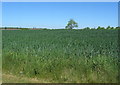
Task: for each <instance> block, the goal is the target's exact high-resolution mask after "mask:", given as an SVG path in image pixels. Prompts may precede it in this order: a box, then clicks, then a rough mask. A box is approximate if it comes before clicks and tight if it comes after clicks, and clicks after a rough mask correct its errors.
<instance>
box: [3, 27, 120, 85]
mask: <svg viewBox="0 0 120 85" xmlns="http://www.w3.org/2000/svg"><path fill="white" fill-rule="evenodd" d="M2 38H3V39H2V42H3V44H2V52H3V54H2V55H3V61H2V63H3V71H4V72H5V73H13V74H14V75H17V76H21V75H24V76H27V77H30V78H31V77H32V78H33V77H35V78H38V79H45V80H46V81H48V82H53V83H54V82H59V83H64V82H70V83H93V82H94V83H96V82H97V83H98V82H99V83H101V82H106V83H113V82H118V52H119V48H118V30H58V29H57V30H14V31H13V30H3V31H2ZM42 83H43V82H42Z"/></svg>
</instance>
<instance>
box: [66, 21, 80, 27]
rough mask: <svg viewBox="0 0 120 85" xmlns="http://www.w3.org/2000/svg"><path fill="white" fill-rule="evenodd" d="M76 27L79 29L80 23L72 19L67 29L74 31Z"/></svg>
mask: <svg viewBox="0 0 120 85" xmlns="http://www.w3.org/2000/svg"><path fill="white" fill-rule="evenodd" d="M74 27H78V23H77V22H75V21H74V20H73V19H70V21H68V24H67V26H66V27H65V28H66V29H73V28H74Z"/></svg>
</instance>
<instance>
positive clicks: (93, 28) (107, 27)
mask: <svg viewBox="0 0 120 85" xmlns="http://www.w3.org/2000/svg"><path fill="white" fill-rule="evenodd" d="M83 29H98V30H99V29H120V27H110V26H108V27H106V28H105V27H100V26H98V27H97V28H90V27H86V28H83Z"/></svg>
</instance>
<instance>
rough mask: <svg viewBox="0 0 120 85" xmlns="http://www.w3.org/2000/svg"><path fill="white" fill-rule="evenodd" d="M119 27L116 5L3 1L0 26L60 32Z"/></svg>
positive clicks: (106, 3)
mask: <svg viewBox="0 0 120 85" xmlns="http://www.w3.org/2000/svg"><path fill="white" fill-rule="evenodd" d="M70 19H74V20H75V21H76V22H77V23H78V26H79V27H78V28H85V27H92V28H94V27H98V26H101V27H107V26H113V27H116V26H118V3H117V2H2V26H6V27H30V28H31V27H36V28H49V29H51V28H52V29H61V28H64V27H65V26H66V24H67V22H68V21H69V20H70Z"/></svg>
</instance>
